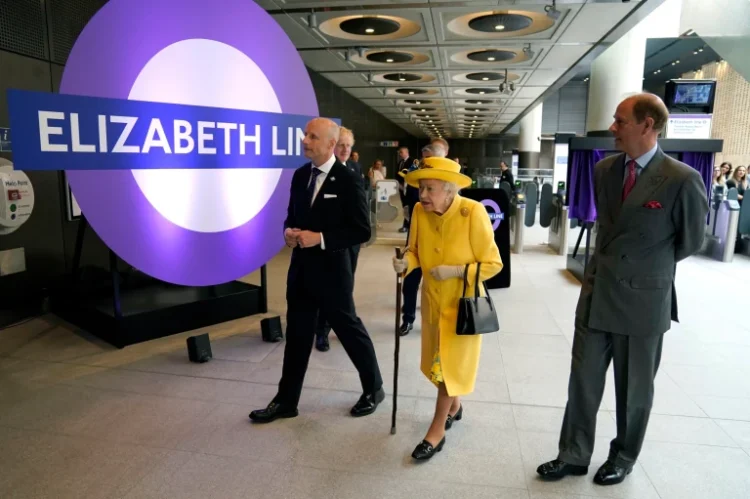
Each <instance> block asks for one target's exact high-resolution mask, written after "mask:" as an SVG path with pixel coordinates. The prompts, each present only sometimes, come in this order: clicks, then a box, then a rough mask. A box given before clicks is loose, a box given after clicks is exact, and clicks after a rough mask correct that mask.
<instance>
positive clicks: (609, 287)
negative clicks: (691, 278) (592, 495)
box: [537, 93, 708, 485]
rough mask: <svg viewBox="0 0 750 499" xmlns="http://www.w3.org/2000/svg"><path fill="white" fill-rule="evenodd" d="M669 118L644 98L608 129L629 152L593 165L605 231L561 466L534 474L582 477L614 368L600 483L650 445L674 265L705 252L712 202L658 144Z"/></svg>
mask: <svg viewBox="0 0 750 499" xmlns="http://www.w3.org/2000/svg"><path fill="white" fill-rule="evenodd" d="M668 117H669V113H668V111H667V108H666V106H665V105H664V103H663V102H662V101H661V99H659V97H657V96H655V95H653V94H646V93H643V94H638V95H635V96H632V97H629V98H627V99H625V100H624V101H623V102H622V103H620V105H619V106H618V107H617V111H616V112H615V116H614V123H613V124H612V126H610V131H611V132H612V134H613V135H614V137H615V146H616V147H617V149H619V150H620V151H622V153H623V154H619V155H616V156H610V157H608V158H605V159H603V160H602V161H600V162H599V163H597V164H596V166H595V167H594V200H595V203H596V209H597V214H598V215H597V224H598V232H597V239H596V247H595V250H594V255H593V256H592V258H591V260H590V261H589V263H588V265H587V267H586V271H585V275H584V278H583V282H582V287H581V294H580V297H579V300H578V306H577V308H576V318H575V336H574V339H573V351H572V357H573V359H572V364H571V371H570V380H569V384H568V403H567V406H566V408H565V416H564V418H563V423H562V430H561V433H560V443H559V454H558V458H557V459H555V460H553V461H550V462H547V463H544V464H542V465H541V466H539V468H538V469H537V473H538V474H539V475H540V476H541V477H542V478H544V479H549V480H557V479H560V478H563V477H564V476H567V475H585V474H587V473H588V466H589V463H590V461H591V455H592V453H593V450H594V440H595V429H596V415H597V412H598V410H599V405H600V404H601V400H602V395H603V393H604V384H605V380H606V376H607V369H608V367H609V364H610V362H613V364H614V374H615V376H614V377H615V395H616V399H617V436H616V437H615V439H614V440H612V442H611V443H610V447H609V456H608V458H607V460H606V462H605V463H604V464H603V465H602V466H601V467H600V468H599V470H598V471H597V472H596V475H595V476H594V482H595V483H597V484H599V485H613V484H617V483H620V482H622V481H623V480H624V479H625V477H626V476H627V475H628V474H629V473H630V472H631V471H632V470H633V466H634V464H635V461H636V459H637V458H638V455H639V453H640V451H641V446H642V445H643V438H644V436H645V434H646V427H647V425H648V420H649V415H650V413H651V406H652V403H653V397H654V377H655V376H656V372H657V369H658V368H659V361H660V359H661V349H662V340H663V337H664V333H665V332H666V331H668V330H669V328H670V326H671V321H672V320H674V321H677V320H678V318H677V295H676V293H675V287H674V280H675V272H676V268H677V262H679V261H680V260H683V259H685V258H687V257H689V256H691V255H693V254H694V253H696V252H697V251H699V250H700V247H701V244H702V242H703V236H704V233H705V225H706V215H707V214H708V199H707V197H706V186H705V184H704V183H703V179H702V178H701V176H700V174H699V173H698V171H696V170H694V169H693V168H691V167H690V166H688V165H686V164H685V163H682V162H680V161H677V160H675V159H672V158H671V157H669V156H667V155H666V154H664V152H662V150H661V149H660V148H659V146H658V143H657V138H658V136H659V133H660V132H661V131H662V130H663V129H664V127H665V125H666V123H667V119H668Z"/></svg>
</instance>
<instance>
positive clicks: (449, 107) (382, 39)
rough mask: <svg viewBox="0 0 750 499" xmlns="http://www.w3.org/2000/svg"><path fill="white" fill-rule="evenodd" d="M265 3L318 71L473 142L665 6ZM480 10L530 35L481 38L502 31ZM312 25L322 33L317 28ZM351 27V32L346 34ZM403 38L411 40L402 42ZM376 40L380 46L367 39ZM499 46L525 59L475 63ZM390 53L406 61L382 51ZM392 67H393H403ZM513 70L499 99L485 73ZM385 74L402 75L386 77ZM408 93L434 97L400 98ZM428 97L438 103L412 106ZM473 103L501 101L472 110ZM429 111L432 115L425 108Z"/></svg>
mask: <svg viewBox="0 0 750 499" xmlns="http://www.w3.org/2000/svg"><path fill="white" fill-rule="evenodd" d="M256 1H257V2H258V3H259V4H260V5H261V6H263V7H264V8H266V9H267V10H268V11H269V12H270V13H271V14H272V15H273V16H274V17H275V18H276V19H277V21H279V24H280V25H281V26H282V28H283V29H284V30H285V31H287V34H289V36H290V38H291V39H292V41H293V42H294V43H295V46H297V48H298V50H299V51H300V54H301V55H302V57H303V59H304V60H305V63H306V64H307V65H308V66H309V67H311V68H312V69H314V70H315V71H317V72H319V73H320V74H321V75H322V76H324V77H325V78H327V79H329V80H331V81H332V82H333V83H334V84H336V85H338V86H340V87H342V88H344V90H346V91H347V92H349V93H350V94H352V95H353V96H354V97H356V98H358V99H360V100H361V101H363V102H364V103H365V104H367V105H369V106H371V107H373V108H374V109H375V110H376V111H378V112H380V113H381V114H383V115H384V116H385V117H386V118H388V119H389V120H391V121H393V122H394V123H396V124H397V125H398V126H400V127H402V128H404V129H405V130H406V131H407V132H409V133H411V134H413V135H417V136H421V135H434V134H435V132H433V131H431V130H433V129H432V128H430V126H431V125H433V124H434V125H436V126H437V127H438V129H439V130H441V133H444V134H445V136H446V137H466V136H468V135H469V134H468V130H471V128H470V125H472V124H474V125H476V127H477V128H476V129H475V130H477V131H476V133H474V134H473V137H477V138H478V137H483V136H487V135H492V134H497V133H503V132H506V131H507V130H509V129H510V128H511V127H513V125H515V124H516V123H517V122H518V121H519V120H520V119H521V118H522V117H523V116H524V115H525V114H526V113H527V112H528V111H529V110H530V109H531V108H532V107H533V106H536V105H537V104H538V103H540V102H542V101H543V100H544V98H546V97H547V96H548V95H551V94H552V93H554V92H555V91H557V89H558V88H560V87H561V86H562V85H564V84H565V83H567V81H569V80H570V79H571V78H573V77H574V76H576V74H578V73H581V72H583V71H584V70H585V69H587V66H588V65H589V64H590V62H591V61H592V60H593V59H594V58H595V57H596V56H597V55H598V54H600V53H601V52H602V51H603V50H604V49H606V47H608V46H609V45H611V44H612V43H613V42H614V41H616V40H617V39H618V38H619V37H620V36H622V34H624V33H626V32H627V31H628V30H629V29H630V28H631V27H632V26H634V25H635V24H636V23H637V22H638V21H640V20H641V19H643V18H644V17H645V16H646V15H647V14H648V13H650V12H651V11H653V9H654V8H656V7H657V6H658V5H659V4H661V3H662V1H663V0H642V1H636V0H633V1H631V2H621V1H619V0H618V1H616V2H615V1H613V0H559V1H557V2H555V8H556V9H557V11H558V13H557V14H558V15H548V14H546V12H547V11H548V10H550V7H551V4H553V2H552V0H549V1H544V0H494V1H483V0H469V1H463V2H455V1H442V0H431V1H429V2H427V1H422V2H415V1H414V0H390V1H389V2H388V3H384V2H383V1H380V2H377V1H373V0H358V1H356V2H355V1H353V0H320V1H316V2H311V1H306V0H256ZM545 6H547V7H545ZM509 11H511V12H509ZM636 11H637V12H636ZM313 12H315V15H314V16H312V17H311V16H310V15H311V14H312V13H313ZM480 13H483V14H493V15H504V16H506V17H504V18H503V19H505V20H506V21H503V22H507V24H508V25H510V24H511V23H515V26H514V27H515V28H517V29H519V30H521V31H513V33H520V35H518V34H517V35H508V36H505V37H503V35H501V34H494V33H490V34H483V35H479V36H478V35H477V33H478V32H477V31H474V30H472V28H471V27H473V28H476V27H477V26H480V28H482V29H484V30H488V31H491V30H492V28H493V26H492V24H489V25H486V26H484V27H482V26H481V25H482V23H483V22H484V23H485V24H486V23H487V21H486V19H485V20H482V19H479V20H477V19H476V17H478V14H480ZM363 16H364V18H363ZM367 16H378V21H377V24H378V26H377V28H379V29H381V31H380V32H377V31H376V30H375V24H374V23H368V22H367V19H368V17H367ZM389 16H390V18H389ZM508 16H510V17H508ZM340 18H342V19H340ZM394 18H396V19H395V20H396V21H397V22H396V23H394V22H393V20H394ZM369 19H372V18H369ZM496 19H498V18H492V19H490V20H491V21H494V22H497V21H496ZM334 20H335V21H334ZM311 21H312V22H313V24H314V26H310V25H309V23H310V22H311ZM342 22H343V23H344V24H343V26H344V28H346V29H347V30H349V32H350V33H347V32H344V31H343V30H342V28H341V26H342ZM368 29H370V31H367V30H368ZM415 29H416V31H415ZM500 29H505V28H504V27H503V28H500ZM409 30H411V31H409ZM524 30H525V31H524ZM507 32H508V31H506V33H507ZM352 33H353V34H352ZM383 33H385V34H383ZM403 33H407V35H408V36H401V34H403ZM497 33H501V31H497ZM368 35H371V36H377V37H379V40H373V39H369V40H366V37H367V36H368ZM527 48H528V49H530V50H531V54H530V56H528V55H529V54H528V53H527V52H526V51H525V49H527ZM490 49H496V50H497V49H499V50H512V51H514V52H512V53H515V57H511V56H510V54H504V53H503V52H498V53H496V54H495V57H494V60H493V61H492V66H489V65H481V64H476V60H477V57H473V58H469V57H468V54H470V53H473V52H477V51H487V50H490ZM387 50H391V51H392V52H397V53H399V54H401V55H397V54H394V53H391V54H385V55H382V54H381V55H377V54H373V53H377V52H380V51H387ZM341 54H348V55H346V57H343V56H342V55H341ZM414 54H425V55H426V56H427V59H426V60H425V59H420V60H419V61H416V60H415V58H414V56H413V55H414ZM368 56H372V57H368ZM488 57H490V56H488ZM397 59H398V60H397ZM384 61H385V62H384ZM385 64H393V69H389V68H387V67H385ZM506 71H507V72H508V73H509V75H510V76H511V77H512V78H516V75H517V76H518V78H517V79H515V80H514V81H513V83H514V84H515V87H516V88H515V91H513V92H510V93H509V94H508V93H506V94H504V95H501V94H500V92H498V88H499V86H500V85H499V84H500V83H501V82H502V81H504V80H503V79H495V78H496V77H495V76H493V75H489V74H485V75H482V74H481V73H499V74H505V73H506ZM475 73H480V75H478V76H476V79H474V77H472V78H467V75H471V74H475ZM385 74H392V75H393V76H389V77H388V78H383V75H385ZM405 74H417V75H424V76H423V77H422V78H420V79H419V81H416V82H411V81H399V80H409V79H410V77H408V76H403V75H405ZM368 75H369V76H368ZM399 83H400V84H401V85H399ZM403 88H414V89H426V90H427V91H428V92H429V93H426V94H421V95H419V94H416V93H415V94H414V95H408V94H406V95H400V94H397V93H396V92H395V90H396V89H403ZM469 88H485V89H487V91H488V93H487V94H485V95H481V94H471V93H467V92H466V89H469ZM489 91H494V92H492V93H490V92H489ZM420 99H421V100H426V101H427V100H428V101H431V102H430V103H429V105H421V104H420V105H418V104H412V103H408V102H404V101H406V100H413V101H418V100H420ZM468 100H490V101H493V102H491V103H483V104H470V103H467V102H466V101H468ZM428 108H429V109H430V111H421V109H428ZM479 108H483V109H487V110H488V111H485V110H481V111H480V110H479ZM430 120H432V121H433V123H430ZM438 120H440V122H438ZM474 121H476V123H473V122H474Z"/></svg>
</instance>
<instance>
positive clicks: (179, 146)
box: [174, 120, 195, 154]
mask: <svg viewBox="0 0 750 499" xmlns="http://www.w3.org/2000/svg"><path fill="white" fill-rule="evenodd" d="M192 133H193V125H191V124H190V122H189V121H185V120H174V152H175V154H190V153H191V152H193V149H194V148H195V140H193V137H191V136H190V135H191V134H192ZM183 142H185V143H187V144H186V145H183Z"/></svg>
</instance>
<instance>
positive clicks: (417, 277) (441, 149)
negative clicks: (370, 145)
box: [399, 139, 448, 336]
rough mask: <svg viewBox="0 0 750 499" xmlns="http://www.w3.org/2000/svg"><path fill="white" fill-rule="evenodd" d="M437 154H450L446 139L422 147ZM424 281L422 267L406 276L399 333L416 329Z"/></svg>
mask: <svg viewBox="0 0 750 499" xmlns="http://www.w3.org/2000/svg"><path fill="white" fill-rule="evenodd" d="M432 156H436V157H439V158H445V157H446V156H448V142H446V141H445V140H444V139H433V140H432V142H430V144H429V145H427V146H425V147H423V148H422V158H429V157H432ZM412 189H414V191H416V195H417V198H416V201H415V202H414V204H417V202H418V201H419V189H416V188H412ZM406 240H407V241H408V240H409V234H408V233H407V235H406ZM421 282H422V269H420V268H416V269H414V270H413V271H412V272H411V273H410V274H409V275H407V276H406V277H405V278H404V286H403V293H404V305H403V307H402V309H401V313H402V322H401V329H400V330H399V334H400V335H401V336H406V335H407V334H409V331H411V330H412V329H414V319H416V317H417V295H418V294H419V284H420V283H421Z"/></svg>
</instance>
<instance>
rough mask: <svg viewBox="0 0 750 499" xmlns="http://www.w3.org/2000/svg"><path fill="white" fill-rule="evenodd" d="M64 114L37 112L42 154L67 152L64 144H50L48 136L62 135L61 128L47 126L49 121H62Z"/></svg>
mask: <svg viewBox="0 0 750 499" xmlns="http://www.w3.org/2000/svg"><path fill="white" fill-rule="evenodd" d="M64 119H65V113H58V112H55V111H39V143H40V144H41V149H42V151H43V152H68V146H67V145H65V144H50V143H49V136H50V135H62V133H63V131H62V127H59V126H49V120H64Z"/></svg>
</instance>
